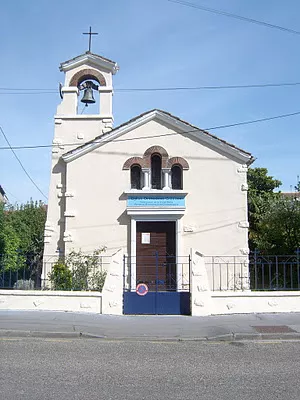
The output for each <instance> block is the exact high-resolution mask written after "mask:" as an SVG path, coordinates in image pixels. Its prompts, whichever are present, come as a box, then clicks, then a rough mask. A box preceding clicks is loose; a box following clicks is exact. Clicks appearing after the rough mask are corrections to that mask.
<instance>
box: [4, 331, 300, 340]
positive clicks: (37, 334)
mask: <svg viewBox="0 0 300 400" xmlns="http://www.w3.org/2000/svg"><path fill="white" fill-rule="evenodd" d="M0 338H44V339H46V338H48V339H51V338H52V339H101V340H105V341H116V342H117V341H126V342H134V341H139V342H224V343H226V342H227V343H230V342H247V341H264V340H265V341H267V340H285V341H288V340H300V333H298V332H292V333H231V334H225V335H217V336H202V337H190V338H189V337H169V338H168V337H159V336H152V337H151V336H146V337H145V336H136V337H108V336H103V335H96V334H91V333H86V332H49V331H21V330H20V331H18V330H5V329H0Z"/></svg>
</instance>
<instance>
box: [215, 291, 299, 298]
mask: <svg viewBox="0 0 300 400" xmlns="http://www.w3.org/2000/svg"><path fill="white" fill-rule="evenodd" d="M211 297H300V290H299V291H287V290H285V291H284V290H282V291H281V290H280V291H276V290H274V291H272V290H270V291H254V292H251V291H249V290H245V291H244V292H237V291H230V290H228V291H226V292H211Z"/></svg>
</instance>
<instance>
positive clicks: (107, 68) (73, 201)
mask: <svg viewBox="0 0 300 400" xmlns="http://www.w3.org/2000/svg"><path fill="white" fill-rule="evenodd" d="M118 69H119V68H118V66H117V64H116V63H115V62H114V61H111V60H108V59H106V58H104V57H102V56H99V55H96V54H93V53H91V52H86V53H84V54H82V55H79V56H78V57H75V58H73V59H71V60H69V61H66V62H64V63H62V64H61V66H60V70H61V71H62V72H64V74H65V81H64V85H63V86H62V89H61V96H62V100H61V103H60V104H59V106H58V108H57V113H56V115H55V132H54V140H53V150H52V167H51V182H50V189H49V200H48V213H47V222H46V227H45V250H44V259H46V258H47V257H50V256H51V257H54V256H55V257H57V256H58V255H59V254H68V253H69V252H70V251H71V250H72V249H77V250H78V249H81V250H82V251H84V252H87V253H88V252H92V251H93V250H94V249H96V248H98V247H100V246H106V247H107V252H106V253H107V255H111V254H113V253H115V252H116V251H117V250H118V249H122V251H123V252H124V255H125V256H126V257H127V258H128V260H129V261H130V277H129V278H128V279H129V283H128V284H130V285H131V289H132V290H135V289H136V286H137V285H138V284H139V283H143V282H146V281H147V283H148V286H150V287H149V290H151V284H152V285H156V290H157V289H158V288H161V289H162V290H163V289H164V290H175V291H176V290H177V291H180V290H182V289H183V288H184V280H183V276H185V275H187V274H188V272H187V270H186V268H187V267H184V265H185V264H188V262H186V263H185V261H182V260H185V259H187V258H188V256H189V254H190V249H191V248H193V249H196V250H198V251H199V252H200V253H202V254H205V255H215V256H217V255H219V256H223V255H226V256H241V255H245V256H246V255H247V254H248V218H247V189H248V186H247V167H248V165H250V164H251V163H252V162H253V160H254V159H253V157H252V155H251V154H250V153H248V152H247V151H244V150H242V149H240V148H238V147H236V146H234V145H232V144H230V143H227V142H226V141H224V140H222V139H220V138H218V137H216V136H214V135H212V134H211V133H209V132H207V131H204V130H202V129H201V128H197V127H196V126H194V125H192V124H190V123H189V122H186V121H184V120H182V119H181V118H178V117H177V116H174V115H171V114H170V113H168V112H166V111H162V110H158V109H154V110H150V111H146V112H144V113H143V114H141V115H138V116H136V117H134V118H132V119H131V120H129V121H126V122H124V123H123V124H121V125H119V126H117V127H114V126H113V122H114V117H113V111H112V100H113V75H114V74H115V73H116V72H117V71H118ZM93 91H94V93H95V91H97V92H99V102H98V103H99V104H98V106H99V111H98V113H96V114H93V115H91V114H81V113H80V112H79V110H78V105H79V104H80V103H79V100H80V98H79V95H80V97H81V95H82V94H84V98H85V101H86V102H87V103H89V102H93V96H92V93H93ZM80 92H82V93H80ZM153 257H156V259H155V260H156V261H155V260H154V258H153ZM152 258H153V259H152ZM169 260H172V262H169ZM171 264H172V266H171V267H168V265H171ZM158 265H159V266H162V265H164V266H165V269H164V270H162V272H158ZM146 267H149V268H148V270H147V271H146V272H145V270H146ZM168 268H169V269H168ZM46 272H47V271H44V273H45V274H46ZM147 274H148V275H147ZM155 274H156V275H155ZM154 276H156V279H154V278H153V277H154ZM151 277H152V278H151Z"/></svg>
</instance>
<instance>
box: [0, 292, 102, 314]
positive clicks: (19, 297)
mask: <svg viewBox="0 0 300 400" xmlns="http://www.w3.org/2000/svg"><path fill="white" fill-rule="evenodd" d="M0 310H43V311H73V312H78V311H80V312H89V313H97V314H101V311H102V293H98V292H63V291H48V290H47V291H34V290H0Z"/></svg>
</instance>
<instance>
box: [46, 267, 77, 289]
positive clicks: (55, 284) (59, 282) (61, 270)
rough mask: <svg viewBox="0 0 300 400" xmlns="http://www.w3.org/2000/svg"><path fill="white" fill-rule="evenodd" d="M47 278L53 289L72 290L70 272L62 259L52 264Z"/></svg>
mask: <svg viewBox="0 0 300 400" xmlns="http://www.w3.org/2000/svg"><path fill="white" fill-rule="evenodd" d="M49 280H50V282H51V285H52V288H53V289H54V290H72V272H71V271H70V269H69V267H68V266H67V265H66V264H65V263H64V262H62V261H58V262H57V263H56V264H54V265H53V267H52V270H51V272H50V273H49Z"/></svg>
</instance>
